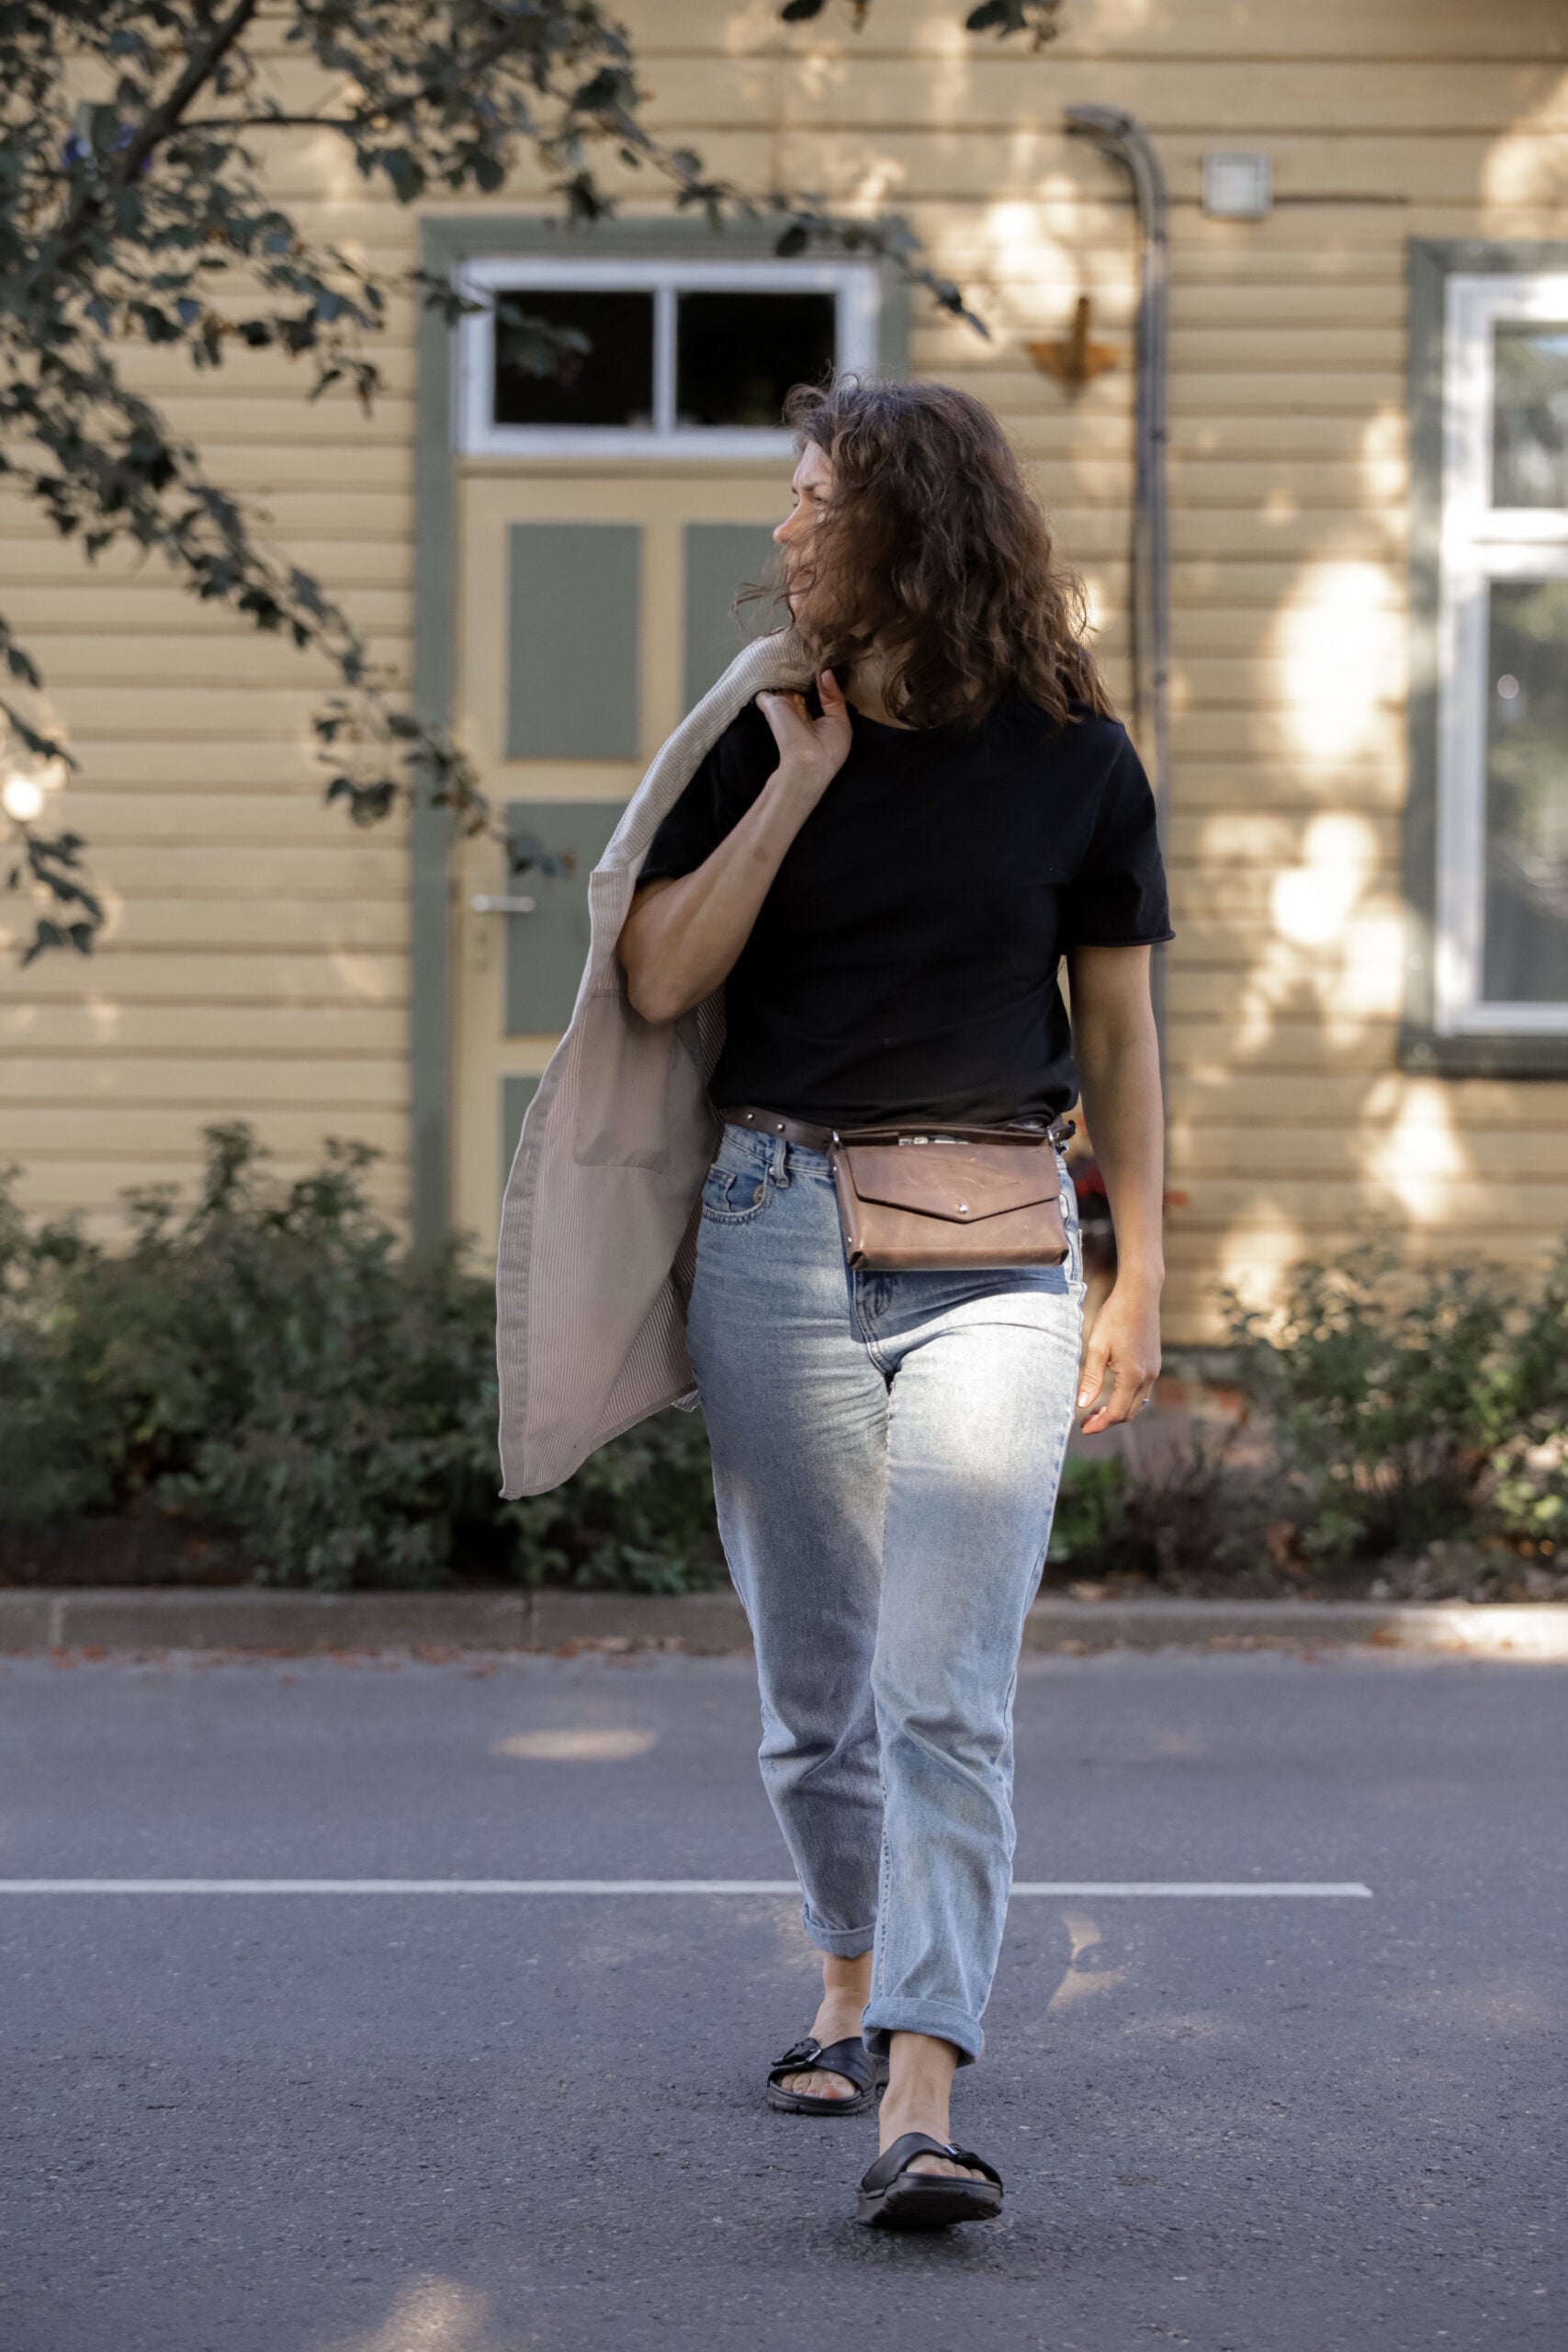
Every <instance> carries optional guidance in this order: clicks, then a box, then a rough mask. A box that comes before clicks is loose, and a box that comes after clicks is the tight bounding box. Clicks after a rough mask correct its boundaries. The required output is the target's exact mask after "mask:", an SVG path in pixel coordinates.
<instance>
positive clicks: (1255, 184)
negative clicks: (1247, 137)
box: [1203, 147, 1274, 220]
mask: <svg viewBox="0 0 1568 2352" xmlns="http://www.w3.org/2000/svg"><path fill="white" fill-rule="evenodd" d="M1273 201H1274V158H1273V157H1272V155H1258V154H1253V153H1247V152H1245V151H1244V150H1242V149H1239V148H1234V147H1224V148H1216V149H1215V150H1214V152H1213V153H1212V154H1209V155H1205V156H1204V158H1203V209H1204V211H1205V212H1211V213H1213V215H1214V216H1215V218H1216V219H1217V220H1264V219H1265V218H1266V217H1267V215H1268V213H1269V208H1270V206H1271V205H1272V203H1273Z"/></svg>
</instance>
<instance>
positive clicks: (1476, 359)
mask: <svg viewBox="0 0 1568 2352" xmlns="http://www.w3.org/2000/svg"><path fill="white" fill-rule="evenodd" d="M1446 301H1447V310H1446V315H1445V321H1444V335H1443V483H1442V537H1441V582H1440V587H1439V594H1438V844H1437V846H1438V875H1437V886H1438V887H1437V925H1436V940H1435V947H1436V957H1435V969H1434V972H1433V983H1434V1003H1433V1026H1434V1028H1435V1030H1436V1031H1437V1034H1438V1035H1439V1036H1450V1037H1453V1036H1463V1035H1471V1034H1472V1033H1474V1032H1477V1031H1487V1032H1491V1033H1493V1034H1495V1033H1496V1032H1498V1031H1510V1030H1511V1031H1513V1032H1515V1033H1517V1034H1527V1033H1534V1034H1537V1035H1568V1004H1536V1003H1522V1004H1512V1003H1498V1002H1496V1001H1486V1000H1485V999H1484V998H1483V995H1482V978H1483V950H1484V945H1485V941H1484V927H1485V918H1486V736H1487V711H1488V702H1489V696H1490V693H1491V681H1490V677H1489V675H1488V663H1487V608H1488V598H1489V594H1490V589H1491V583H1492V582H1493V581H1494V580H1517V579H1534V580H1539V579H1568V507H1542V506H1514V507H1504V506H1494V505H1493V503H1492V445H1493V430H1494V427H1493V392H1494V385H1493V335H1494V331H1495V328H1496V327H1497V325H1498V324H1499V323H1500V322H1510V323H1511V322H1515V321H1521V322H1530V321H1536V322H1542V323H1553V322H1559V321H1568V271H1562V270H1551V271H1539V272H1535V273H1520V274H1518V275H1514V274H1511V273H1510V274H1508V275H1497V276H1493V275H1487V276H1479V275H1471V274H1464V273H1461V272H1455V273H1453V274H1452V275H1451V276H1450V277H1449V280H1448V286H1447V295H1446Z"/></svg>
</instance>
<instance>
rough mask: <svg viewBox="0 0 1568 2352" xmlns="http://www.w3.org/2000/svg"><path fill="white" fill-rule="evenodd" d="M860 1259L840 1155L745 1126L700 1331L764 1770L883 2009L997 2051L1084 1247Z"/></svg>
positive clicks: (720, 1197) (1071, 1209)
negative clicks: (1004, 1256)
mask: <svg viewBox="0 0 1568 2352" xmlns="http://www.w3.org/2000/svg"><path fill="white" fill-rule="evenodd" d="M1061 1196H1062V1208H1063V1214H1064V1216H1065V1217H1066V1224H1067V1232H1068V1236H1069V1238H1070V1241H1071V1252H1070V1255H1069V1257H1068V1259H1067V1261H1066V1263H1065V1264H1063V1265H1060V1266H1031V1267H1028V1268H1025V1269H1022V1270H1012V1271H1008V1272H994V1271H987V1272H979V1273H897V1274H875V1273H863V1272H851V1270H850V1269H849V1268H848V1266H846V1264H845V1261H844V1252H843V1245H842V1242H841V1240H840V1233H839V1216H838V1209H837V1205H836V1204H835V1201H834V1197H833V1188H832V1183H831V1180H830V1179H829V1174H828V1161H827V1157H826V1155H825V1154H824V1153H822V1152H817V1151H807V1150H805V1149H803V1148H801V1147H800V1146H798V1145H795V1144H786V1143H785V1142H784V1139H783V1137H782V1136H761V1135H759V1134H756V1133H755V1132H754V1131H752V1130H751V1129H750V1128H747V1127H739V1126H734V1125H727V1126H726V1128H725V1130H724V1134H723V1136H722V1139H721V1141H720V1144H719V1148H718V1152H717V1156H716V1159H715V1160H714V1162H713V1166H712V1168H711V1169H710V1170H709V1171H708V1176H707V1180H706V1182H705V1186H704V1190H703V1212H702V1226H701V1232H700V1236H699V1239H698V1244H697V1262H696V1273H695V1278H694V1284H693V1289H692V1295H691V1300H690V1305H689V1311H688V1317H687V1329H688V1339H689V1342H690V1347H691V1354H692V1362H693V1364H694V1368H695V1371H696V1375H697V1385H698V1389H699V1392H700V1394H701V1397H702V1404H703V1410H704V1414H705V1418H706V1420H707V1426H708V1433H709V1436H710V1439H711V1441H712V1446H713V1469H714V1491H715V1495H716V1500H717V1505H718V1524H719V1531H720V1533H721V1535H722V1536H723V1539H724V1547H725V1553H726V1556H727V1557H728V1562H729V1568H730V1574H731V1576H732V1577H734V1580H735V1586H736V1589H737V1591H738V1592H739V1595H740V1598H741V1600H742V1601H743V1603H744V1604H745V1608H746V1613H747V1616H748V1617H749V1619H750V1624H751V1632H752V1635H753V1638H754V1640H755V1643H756V1648H757V1668H758V1679H759V1682H760V1684H761V1702H762V1744H761V1750H760V1755H761V1768H762V1780H763V1784H764V1786H765V1787H766V1789H767V1792H768V1795H769V1797H770V1799H771V1800H772V1802H773V1811H774V1813H775V1815H777V1817H778V1822H779V1826H780V1828H781V1829H782V1830H783V1832H784V1839H785V1842H786V1844H787V1845H788V1847H789V1850H790V1854H791V1856H792V1858H793V1860H794V1862H795V1871H796V1872H797V1874H798V1876H799V1879H800V1883H801V1886H802V1888H803V1890H804V1893H805V1904H804V1906H803V1913H802V1916H803V1917H804V1920H805V1923H806V1931H807V1935H808V1936H809V1937H810V1939H811V1940H812V1942H813V1943H814V1944H816V1945H818V1947H819V1949H820V1950H821V1951H831V1952H841V1953H845V1954H847V1955H851V1956H852V1955H854V1954H856V1953H860V1952H864V1951H874V1961H873V1964H872V1985H871V2000H870V2003H869V2005H868V2006H867V2007H866V2009H865V2012H864V2017H863V2031H864V2035H865V2040H866V2042H867V2044H868V2046H869V2047H870V2048H871V2049H872V2050H873V2051H874V2052H884V2051H886V2047H887V2037H888V2036H889V2034H891V2033H894V2032H908V2033H927V2034H935V2035H939V2036H940V2037H941V2038H942V2039H943V2040H944V2041H951V2042H953V2044H954V2045H955V2046H956V2048H957V2049H958V2051H959V2052H960V2053H961V2059H960V2063H961V2064H965V2063H969V2062H972V2061H973V2060H975V2059H976V2058H977V2057H978V2056H979V2055H980V2052H981V2050H982V2048H983V2047H984V2041H985V2037H984V2034H983V2032H982V2030H981V2025H980V2019H981V2015H982V2013H983V2011H984V2009H985V2007H986V2001H987V1996H988V1995H989V1992H990V1988H991V1979H992V1976H993V1975H994V1973H995V1971H996V1964H997V1955H998V1951H999V1949H1000V1946H1001V1937H1002V1928H1003V1924H1004V1922H1005V1918H1006V1914H1007V1902H1008V1891H1009V1887H1010V1883H1011V1874H1012V1851H1013V1842H1014V1841H1013V1821H1012V1803H1011V1799H1012V1702H1013V1691H1014V1687H1015V1684H1016V1681H1017V1672H1018V1653H1019V1645H1020V1641H1021V1635H1022V1630H1023V1619H1024V1613H1025V1611H1027V1609H1028V1607H1029V1604H1030V1602H1031V1601H1032V1600H1033V1598H1034V1595H1035V1591H1036V1589H1037V1588H1038V1586H1039V1583H1040V1576H1041V1571H1042V1569H1043V1566H1044V1560H1045V1545H1046V1542H1047V1539H1048V1537H1049V1535H1050V1531H1051V1515H1052V1512H1053V1510H1054V1509H1055V1499H1056V1486H1057V1481H1058V1479H1059V1477H1060V1475H1061V1468H1062V1456H1063V1453H1064V1450H1065V1448H1066V1441H1067V1432H1068V1430H1069V1428H1070V1426H1071V1422H1072V1416H1073V1407H1074V1395H1075V1389H1076V1385H1077V1367H1078V1340H1079V1332H1080V1329H1081V1319H1082V1301H1083V1271H1082V1256H1081V1250H1080V1246H1079V1239H1078V1223H1077V1202H1076V1200H1075V1197H1074V1193H1073V1188H1072V1181H1071V1179H1070V1177H1069V1176H1068V1175H1067V1173H1066V1168H1065V1167H1064V1168H1063V1170H1062V1195H1061Z"/></svg>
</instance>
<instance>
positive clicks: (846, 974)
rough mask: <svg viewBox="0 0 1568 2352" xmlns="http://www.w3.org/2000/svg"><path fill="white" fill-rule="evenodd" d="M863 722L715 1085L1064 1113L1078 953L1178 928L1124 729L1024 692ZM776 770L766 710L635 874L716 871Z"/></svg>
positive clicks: (846, 1118) (829, 1105) (746, 977)
mask: <svg viewBox="0 0 1568 2352" xmlns="http://www.w3.org/2000/svg"><path fill="white" fill-rule="evenodd" d="M813 707H815V696H813ZM852 728H853V741H852V746H851V750H850V754H849V757H848V759H847V760H846V761H845V763H844V764H843V766H842V767H841V768H840V771H839V773H838V775H836V776H835V777H834V778H833V781H832V783H831V784H830V785H829V786H828V789H827V791H826V792H825V793H824V794H823V796H822V797H821V799H820V800H819V801H818V803H817V806H816V807H815V808H814V809H812V811H811V814H810V815H809V816H808V817H807V820H806V822H805V823H804V824H803V825H802V827H801V829H800V831H799V832H798V833H797V834H796V835H795V840H794V841H793V842H791V843H790V846H789V848H788V850H787V851H786V852H785V854H784V859H783V861H782V863H781V865H780V866H779V869H778V872H777V874H776V875H775V876H774V877H773V883H772V886H771V887H770V888H769V890H768V894H767V897H766V898H765V899H763V901H762V904H761V909H760V910H759V911H758V915H757V920H756V922H755V923H754V924H753V925H752V928H751V933H750V938H749V939H748V940H747V942H746V944H745V946H744V947H743V948H742V949H741V951H740V955H739V957H738V959H737V961H736V963H735V965H734V967H733V968H732V970H731V972H730V974H729V978H728V980H727V982H726V983H725V1010H726V1032H727V1034H726V1042H725V1046H724V1050H723V1054H722V1056H721V1058H720V1060H719V1063H718V1066H717V1068H716V1070H715V1071H714V1074H713V1078H712V1080H711V1082H710V1087H709V1092H710V1094H711V1097H712V1100H713V1101H714V1103H716V1104H717V1105H719V1106H720V1107H721V1108H722V1107H723V1106H725V1105H727V1104H734V1103H761V1104H763V1105H765V1106H766V1107H767V1108H768V1109H770V1110H776V1111H783V1112H786V1113H789V1114H793V1115H794V1116H795V1117H797V1118H803V1119H812V1120H817V1121H820V1122H822V1123H824V1124H831V1125H840V1126H849V1125H870V1124H873V1123H874V1122H876V1121H880V1120H902V1119H908V1118H943V1119H951V1120H954V1121H963V1120H968V1121H974V1122H977V1123H983V1124H990V1123H998V1124H999V1123H1006V1122H1010V1121H1014V1120H1020V1119H1025V1118H1040V1117H1046V1118H1048V1117H1053V1116H1055V1114H1057V1113H1059V1112H1061V1111H1064V1110H1066V1107H1067V1105H1068V1104H1069V1103H1072V1102H1073V1101H1074V1100H1075V1099H1076V1097H1077V1071H1076V1070H1075V1069H1074V1067H1073V1058H1072V1039H1071V1035H1070V1032H1069V1029H1068V1023H1067V1015H1066V1007H1065V1006H1064V1004H1063V1002H1062V995H1061V990H1060V988H1059V986H1058V984H1057V966H1058V963H1059V960H1060V958H1061V956H1062V955H1063V953H1064V952H1065V951H1066V949H1067V948H1069V947H1073V946H1080V945H1081V946H1089V945H1094V946H1132V945H1134V944H1140V943H1143V942H1145V941H1155V940H1164V939H1169V938H1170V937H1171V935H1172V934H1171V930H1170V924H1169V919H1168V910H1167V905H1166V888H1165V874H1164V869H1163V867H1162V865H1161V862H1160V854H1159V844H1158V842H1157V840H1156V832H1155V808H1154V797H1153V795H1152V794H1151V792H1150V790H1149V786H1148V782H1147V779H1146V777H1145V775H1144V771H1143V768H1142V766H1141V765H1140V763H1139V761H1138V756H1137V753H1136V752H1134V749H1133V746H1132V744H1131V743H1130V742H1129V741H1128V739H1127V734H1126V730H1125V729H1124V728H1123V727H1122V726H1121V724H1120V723H1119V722H1118V721H1117V720H1115V719H1111V718H1096V717H1094V716H1093V715H1092V714H1090V713H1089V712H1087V711H1084V712H1082V713H1080V714H1077V715H1075V717H1074V718H1072V719H1070V720H1069V722H1068V723H1067V725H1066V727H1065V728H1062V729H1055V727H1054V726H1053V724H1052V721H1051V720H1050V718H1048V717H1047V716H1046V714H1045V713H1044V712H1043V711H1042V710H1041V709H1039V708H1038V707H1037V706H1036V705H1034V704H1033V703H1031V702H1029V701H1027V700H1026V699H1025V698H1024V697H1023V696H1022V695H1019V694H1010V695H1004V697H1003V699H1002V700H1001V701H1000V702H999V703H998V705H997V706H996V707H995V708H994V709H993V710H992V711H991V712H990V714H989V716H988V717H987V718H985V719H984V720H983V721H982V722H981V723H980V724H979V725H978V726H976V727H964V726H961V725H952V726H947V727H923V728H918V729H908V728H898V727H888V726H886V725H884V724H883V723H882V722H881V721H880V720H876V719H872V718H865V717H863V715H862V713H860V712H859V711H852ZM777 764H778V752H777V750H776V747H775V745H774V742H773V735H772V733H771V731H770V729H769V727H768V723H767V721H766V719H765V718H763V717H762V714H761V711H760V710H759V709H758V708H757V707H756V705H755V704H754V703H752V704H749V705H748V706H747V707H746V708H745V709H744V710H743V711H741V713H740V714H739V718H735V719H734V720H732V721H731V723H730V725H729V727H728V729H726V731H725V732H724V734H723V735H721V736H720V737H719V740H718V741H717V742H716V744H715V745H714V748H713V750H712V751H711V752H709V753H708V755H707V757H706V759H705V761H704V762H703V763H702V766H701V767H700V768H699V769H698V770H697V772H696V774H695V775H694V777H693V778H692V781H691V783H690V784H689V785H688V786H686V789H685V791H684V792H683V793H682V796H681V797H680V799H679V800H678V801H677V802H676V803H675V806H674V807H673V808H672V809H671V811H670V813H669V815H668V816H667V817H666V818H665V820H664V821H663V823H662V824H661V825H660V828H659V831H658V832H657V833H656V834H655V835H654V839H653V844H652V847H651V849H650V850H649V855H648V859H647V862H646V863H645V865H643V867H642V870H641V873H640V875H639V876H638V880H639V882H651V881H653V880H655V879H656V878H658V877H660V876H664V875H682V874H689V873H691V872H692V870H693V868H694V867H695V866H698V865H702V863H703V861H704V860H705V858H706V857H707V856H708V855H709V854H711V853H712V851H713V850H714V849H715V848H716V846H717V844H718V842H720V841H722V840H723V838H724V836H725V835H726V834H727V833H728V831H729V830H730V828H731V827H732V826H733V825H734V824H735V823H736V822H737V821H738V820H739V818H740V817H742V816H743V815H744V814H745V812H746V810H747V809H749V808H750V806H751V804H752V802H753V801H754V800H755V799H756V797H757V796H758V794H759V793H760V792H761V789H762V786H763V785H764V784H765V783H766V782H767V780H768V778H769V776H770V775H772V774H773V770H774V768H775V767H776V766H777Z"/></svg>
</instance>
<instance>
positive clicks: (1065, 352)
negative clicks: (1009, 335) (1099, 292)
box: [1023, 294, 1117, 392]
mask: <svg viewBox="0 0 1568 2352" xmlns="http://www.w3.org/2000/svg"><path fill="white" fill-rule="evenodd" d="M1023 347H1024V349H1025V351H1027V352H1028V354H1029V356H1030V357H1031V359H1032V360H1033V362H1034V365H1035V366H1036V367H1037V368H1039V370H1040V372H1041V374H1042V375H1043V376H1055V379H1056V381H1057V383H1058V384H1060V385H1062V386H1063V387H1064V388H1065V389H1066V390H1067V391H1069V392H1081V391H1082V390H1083V388H1084V386H1085V385H1086V384H1088V383H1091V382H1092V381H1093V379H1095V377H1096V376H1103V375H1104V373H1105V371H1106V369H1107V368H1114V367H1115V365H1116V359H1117V352H1116V346H1115V345H1114V344H1111V343H1090V341H1089V296H1088V295H1087V294H1080V295H1079V296H1078V299H1077V305H1076V307H1075V308H1074V311H1073V325H1072V332H1071V334H1068V335H1067V336H1066V338H1065V339H1064V340H1063V341H1062V342H1060V343H1026V344H1025V345H1024V346H1023Z"/></svg>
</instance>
